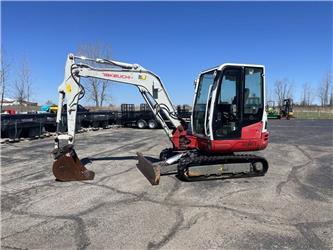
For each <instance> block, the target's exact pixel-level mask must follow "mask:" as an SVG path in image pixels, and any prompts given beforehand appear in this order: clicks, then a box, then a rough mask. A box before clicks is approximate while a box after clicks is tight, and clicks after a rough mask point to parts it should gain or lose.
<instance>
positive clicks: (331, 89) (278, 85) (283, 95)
mask: <svg viewBox="0 0 333 250" xmlns="http://www.w3.org/2000/svg"><path fill="white" fill-rule="evenodd" d="M268 93H270V95H269V97H268V98H267V100H268V101H272V100H276V101H277V102H278V105H282V103H283V100H284V99H287V98H291V99H294V97H295V93H294V89H293V84H292V83H291V82H290V81H289V80H288V79H282V80H276V81H275V83H274V88H273V95H274V96H272V92H270V91H268ZM299 95H300V96H299V102H298V104H299V105H300V106H312V105H314V104H315V101H316V99H317V98H318V99H317V100H319V104H320V106H322V107H327V106H329V107H333V84H332V73H331V72H327V73H326V74H325V76H324V77H323V78H322V80H321V81H320V82H319V83H318V85H317V86H313V85H311V84H310V83H309V82H305V83H304V84H302V86H301V93H299ZM269 99H270V100H269Z"/></svg>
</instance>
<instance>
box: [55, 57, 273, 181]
mask: <svg viewBox="0 0 333 250" xmlns="http://www.w3.org/2000/svg"><path fill="white" fill-rule="evenodd" d="M96 65H97V66H96ZM80 78H97V79H103V80H108V81H112V82H118V83H125V84H130V85H134V86H136V87H137V88H138V90H139V92H140V93H141V95H142V96H143V98H144V100H145V101H146V102H147V104H148V106H149V108H150V109H151V110H152V112H153V113H154V115H155V117H156V119H157V120H158V122H159V123H160V124H161V126H162V128H163V129H164V131H165V134H166V135H167V136H168V138H169V139H170V142H171V145H172V147H170V148H166V149H164V150H163V151H162V152H161V153H160V161H159V162H155V163H152V162H150V161H149V160H147V159H146V158H145V157H144V156H143V155H142V154H141V153H137V155H138V164H137V168H138V169H139V170H140V171H141V173H142V174H143V175H144V176H145V177H146V178H147V179H148V181H149V182H150V183H151V184H152V185H158V184H159V180H160V176H161V175H163V174H170V173H176V174H177V176H178V178H179V179H181V180H184V181H197V180H207V179H219V178H224V177H242V176H263V175H265V173H266V172H267V170H268V162H267V160H266V159H265V158H264V157H262V156H256V155H253V154H248V153H244V152H245V151H258V150H263V149H265V148H266V147H267V145H268V136H269V133H268V131H267V114H266V111H265V107H264V104H265V67H264V66H263V65H252V64H234V63H226V64H222V65H220V66H217V67H214V68H210V69H207V70H204V71H202V72H201V73H200V74H199V76H198V78H197V79H196V80H195V94H194V100H193V111H192V116H191V124H190V125H189V126H188V125H187V124H186V123H185V122H184V121H183V120H182V118H180V117H179V115H178V114H177V112H176V110H175V108H174V105H173V104H172V102H171V100H170V98H169V96H168V94H167V92H166V90H165V88H164V86H163V84H162V81H161V79H160V78H159V77H158V76H157V75H156V74H154V73H153V72H151V71H149V70H147V69H145V68H143V67H142V66H140V65H138V64H128V63H123V62H118V61H114V60H108V59H98V58H97V59H93V58H86V57H83V56H75V55H73V54H69V55H68V57H67V61H66V66H65V78H64V81H63V83H62V84H61V85H60V86H59V89H58V92H59V104H58V107H59V109H58V111H57V119H56V121H57V133H56V136H55V145H54V147H55V148H54V150H53V155H54V163H53V174H54V176H55V177H56V179H57V180H60V181H74V180H92V179H93V178H94V172H93V171H90V170H88V169H86V168H85V166H84V165H83V164H82V163H81V162H80V160H79V158H78V156H77V153H76V151H75V149H74V142H75V126H76V113H77V108H78V103H79V100H80V99H82V98H83V96H84V93H85V92H84V87H83V85H82V84H81V83H80ZM65 103H66V104H67V109H66V112H67V132H60V130H59V127H60V126H59V125H60V123H61V122H62V119H63V117H62V107H63V105H64V104H65ZM240 165H241V166H242V167H244V166H246V167H245V168H241V170H240V168H239V166H240Z"/></svg>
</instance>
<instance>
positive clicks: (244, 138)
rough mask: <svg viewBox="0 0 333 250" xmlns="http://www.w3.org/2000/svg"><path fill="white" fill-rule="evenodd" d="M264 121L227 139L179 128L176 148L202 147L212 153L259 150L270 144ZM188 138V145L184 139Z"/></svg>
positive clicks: (174, 136)
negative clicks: (187, 131)
mask: <svg viewBox="0 0 333 250" xmlns="http://www.w3.org/2000/svg"><path fill="white" fill-rule="evenodd" d="M262 128H263V123H262V122H258V123H255V124H252V125H249V126H246V127H244V128H242V134H241V138H239V139H227V140H213V141H211V140H210V139H209V138H203V137H197V136H193V135H187V133H186V131H184V130H179V129H177V130H176V131H175V132H174V134H173V137H172V141H173V144H174V149H176V150H179V149H182V150H183V149H194V148H197V149H200V150H202V151H206V152H210V153H220V154H224V153H232V152H242V151H257V150H262V149H265V148H266V147H267V145H268V136H269V133H268V132H262ZM184 138H186V140H188V142H187V143H186V145H184V144H182V143H181V141H182V139H184Z"/></svg>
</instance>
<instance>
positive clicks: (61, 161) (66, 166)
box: [52, 148, 95, 181]
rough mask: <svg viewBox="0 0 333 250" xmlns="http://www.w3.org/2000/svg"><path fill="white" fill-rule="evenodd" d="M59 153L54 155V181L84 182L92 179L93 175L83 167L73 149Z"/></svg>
mask: <svg viewBox="0 0 333 250" xmlns="http://www.w3.org/2000/svg"><path fill="white" fill-rule="evenodd" d="M59 152H61V153H59ZM59 152H57V154H55V160H54V162H53V168H52V170H53V175H54V176H55V178H56V180H59V181H84V180H93V179H94V177H95V173H94V172H93V171H90V170H88V169H87V168H85V166H83V164H82V163H81V161H80V159H79V158H78V157H77V154H76V152H75V150H74V149H73V148H70V149H68V148H65V149H64V148H63V149H61V150H59Z"/></svg>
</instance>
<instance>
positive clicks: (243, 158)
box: [178, 154, 268, 181]
mask: <svg viewBox="0 0 333 250" xmlns="http://www.w3.org/2000/svg"><path fill="white" fill-rule="evenodd" d="M256 162H261V163H262V166H263V169H262V171H254V170H253V168H252V167H251V171H250V172H247V173H244V172H240V173H227V174H222V175H221V174H219V173H217V174H213V175H209V176H206V175H202V176H198V177H189V176H187V175H186V172H187V171H188V169H189V168H190V167H191V166H195V165H207V167H209V165H211V164H224V165H225V164H234V163H252V164H253V163H256ZM267 170H268V162H267V160H266V159H265V158H264V157H261V156H256V155H251V154H238V155H223V156H221V155H219V156H207V155H200V156H195V157H184V158H183V159H181V160H180V162H179V165H178V176H179V177H180V178H181V179H183V180H185V181H198V180H207V179H220V178H226V176H227V177H230V178H236V177H254V176H263V175H265V174H266V172H267Z"/></svg>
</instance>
